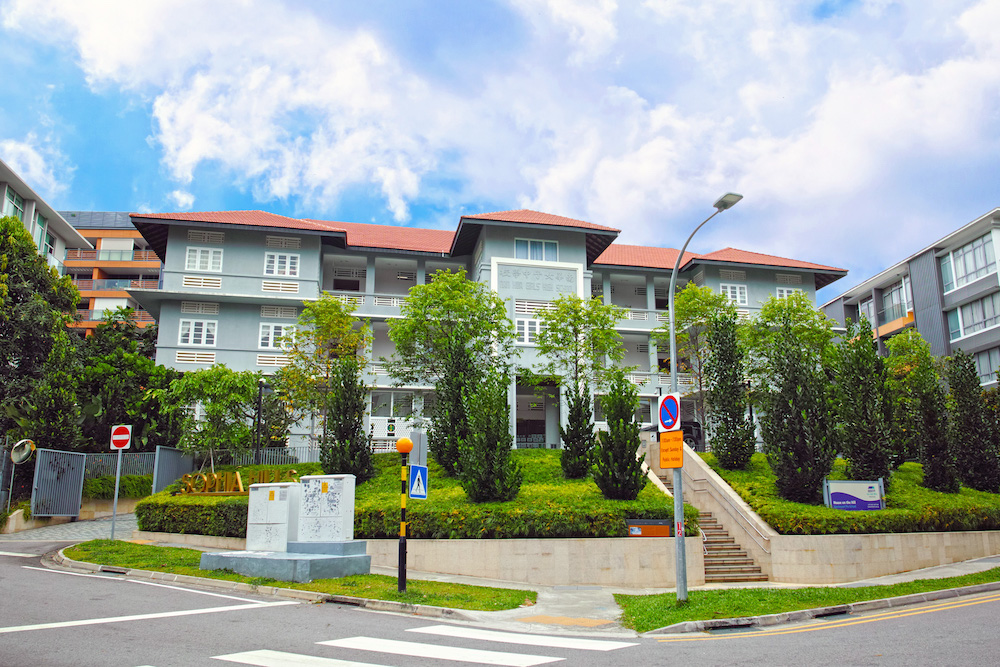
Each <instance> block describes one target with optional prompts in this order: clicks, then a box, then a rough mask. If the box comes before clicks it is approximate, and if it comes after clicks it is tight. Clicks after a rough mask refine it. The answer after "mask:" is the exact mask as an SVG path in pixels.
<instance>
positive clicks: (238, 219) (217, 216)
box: [129, 211, 344, 232]
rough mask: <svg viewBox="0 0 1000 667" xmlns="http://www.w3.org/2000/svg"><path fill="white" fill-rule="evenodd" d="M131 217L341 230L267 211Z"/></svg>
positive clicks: (136, 215)
mask: <svg viewBox="0 0 1000 667" xmlns="http://www.w3.org/2000/svg"><path fill="white" fill-rule="evenodd" d="M129 215H130V216H131V217H133V218H146V219H149V220H182V221H185V222H214V223H218V224H223V225H247V226H250V227H278V228H283V229H308V230H315V231H325V232H337V231H339V232H343V231H344V230H343V229H341V228H339V227H336V226H335V225H336V223H320V222H318V221H312V220H297V219H295V218H289V217H286V216H284V215H276V214H274V213H268V212H267V211H205V212H186V213H130V214H129Z"/></svg>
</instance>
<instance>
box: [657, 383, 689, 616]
mask: <svg viewBox="0 0 1000 667" xmlns="http://www.w3.org/2000/svg"><path fill="white" fill-rule="evenodd" d="M656 413H657V430H658V431H659V432H660V467H661V468H667V467H669V468H673V473H674V474H673V491H674V563H675V565H676V578H677V602H678V603H681V604H683V603H685V602H687V551H686V550H685V549H684V487H683V484H684V478H683V477H682V476H681V471H682V469H683V467H684V433H683V431H682V430H681V395H680V394H679V393H677V392H673V393H670V394H663V395H661V396H660V402H659V405H658V406H657V409H656ZM678 445H679V450H680V451H679V452H678V451H676V450H677V449H678Z"/></svg>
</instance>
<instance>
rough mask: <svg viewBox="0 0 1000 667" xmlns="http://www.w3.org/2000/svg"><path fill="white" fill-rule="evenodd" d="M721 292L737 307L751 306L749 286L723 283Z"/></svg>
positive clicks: (720, 287) (720, 286)
mask: <svg viewBox="0 0 1000 667" xmlns="http://www.w3.org/2000/svg"><path fill="white" fill-rule="evenodd" d="M719 291H720V292H721V293H722V294H725V295H726V298H727V299H729V301H730V302H732V303H733V304H735V305H737V306H749V305H750V294H749V290H747V286H746V285H743V284H740V283H722V284H721V285H719Z"/></svg>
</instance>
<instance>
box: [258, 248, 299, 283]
mask: <svg viewBox="0 0 1000 667" xmlns="http://www.w3.org/2000/svg"><path fill="white" fill-rule="evenodd" d="M264 275H265V276H286V277H290V278H295V277H298V275H299V256H298V255H287V254H282V253H277V252H268V253H265V254H264Z"/></svg>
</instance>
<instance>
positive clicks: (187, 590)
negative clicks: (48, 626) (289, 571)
mask: <svg viewBox="0 0 1000 667" xmlns="http://www.w3.org/2000/svg"><path fill="white" fill-rule="evenodd" d="M21 567H23V568H24V569H25V570H38V571H39V572H51V573H53V574H68V575H69V576H71V577H91V578H93V579H104V580H105V581H120V582H121V581H123V582H126V583H130V584H142V585H143V586H157V587H159V588H172V589H173V590H175V591H184V592H185V593H197V594H198V595H209V596H211V597H215V598H226V599H229V600H239V601H240V602H258V600H253V599H251V598H241V597H237V596H235V595H224V594H222V593H211V592H209V591H199V590H196V589H194V588H185V587H183V586H172V585H170V584H160V583H157V582H155V581H139V580H138V579H123V578H122V577H121V575H118V576H113V577H109V576H107V575H103V574H83V573H82V572H63V571H62V570H50V569H49V568H47V567H32V566H31V565H22V566H21Z"/></svg>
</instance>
